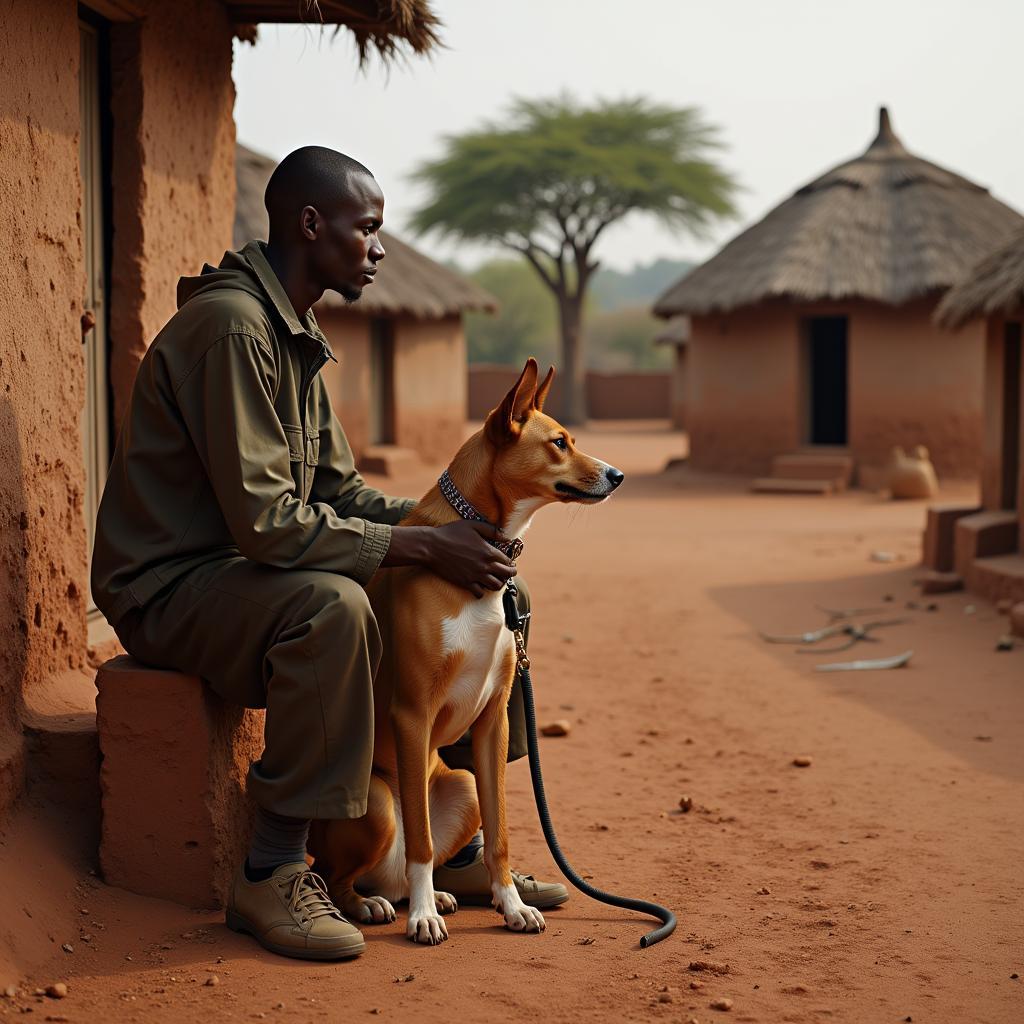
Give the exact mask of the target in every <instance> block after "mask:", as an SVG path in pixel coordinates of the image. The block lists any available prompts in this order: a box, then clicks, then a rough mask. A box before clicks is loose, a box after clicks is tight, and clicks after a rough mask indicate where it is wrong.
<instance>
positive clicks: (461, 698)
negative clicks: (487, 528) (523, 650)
mask: <svg viewBox="0 0 1024 1024" xmlns="http://www.w3.org/2000/svg"><path fill="white" fill-rule="evenodd" d="M511 643H512V634H511V633H510V632H509V631H508V630H507V629H506V628H505V616H504V611H503V609H502V606H501V591H498V592H496V593H493V594H487V595H486V596H484V597H481V598H480V599H479V600H476V601H467V602H466V603H465V604H464V605H463V606H462V609H461V610H460V611H459V613H458V614H457V615H453V616H451V617H450V618H446V619H443V620H442V621H441V644H442V648H443V650H444V653H445V654H451V653H454V652H456V651H461V652H462V654H463V657H462V661H461V663H460V665H459V668H458V670H457V673H456V676H455V678H454V679H453V680H452V682H451V685H450V687H449V690H448V699H447V700H446V701H445V706H446V708H447V709H448V710H449V722H450V723H451V732H453V733H454V735H452V736H445V737H444V738H443V739H441V740H440V745H444V744H445V743H453V742H454V741H455V740H457V739H458V738H459V737H460V736H461V735H462V734H463V733H464V732H465V731H466V729H467V728H468V727H469V726H470V725H472V724H473V722H474V721H476V719H477V718H478V717H479V715H480V712H481V711H483V709H484V707H485V706H486V704H487V702H488V701H489V700H490V699H491V698H492V697H493V696H494V694H495V693H496V692H497V691H498V690H499V689H500V688H501V687H502V686H503V685H504V684H505V681H506V680H505V678H504V674H503V673H502V671H501V667H502V665H503V664H504V663H505V657H504V655H505V652H506V650H507V649H508V647H509V645H510V644H511Z"/></svg>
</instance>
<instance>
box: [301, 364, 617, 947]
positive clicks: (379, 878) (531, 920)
mask: <svg viewBox="0 0 1024 1024" xmlns="http://www.w3.org/2000/svg"><path fill="white" fill-rule="evenodd" d="M553 378H554V368H553V367H552V368H551V369H550V370H548V373H547V376H546V377H545V378H544V380H543V382H541V383H539V384H538V373H537V363H536V361H535V360H533V359H532V358H531V359H529V360H528V361H527V363H526V366H525V367H524V368H523V372H522V373H521V374H520V376H519V379H518V380H517V381H516V383H515V385H514V386H513V387H512V389H511V390H510V391H509V392H508V394H507V395H506V396H505V398H504V400H503V401H502V403H501V404H500V405H499V406H498V407H497V408H496V409H494V410H493V411H492V412H491V413H490V415H489V416H488V417H487V420H486V422H485V423H484V426H483V428H482V429H481V430H479V431H477V432H476V433H475V434H473V436H472V437H470V438H469V439H468V440H467V441H466V443H465V444H464V445H463V446H462V448H460V449H459V451H458V453H457V454H456V456H455V458H454V459H453V460H452V463H451V465H450V467H449V469H448V471H447V473H446V474H445V476H444V477H442V478H441V481H440V482H439V484H437V485H435V486H434V487H432V488H431V489H430V491H428V492H427V494H426V495H425V496H424V498H423V499H422V500H421V501H420V503H419V504H418V505H417V506H416V508H415V509H414V510H413V512H412V513H411V514H410V515H409V516H408V517H407V518H406V519H405V520H404V521H403V523H402V524H400V526H399V527H398V528H399V529H400V528H401V526H402V525H406V524H408V525H429V526H441V525H443V524H445V523H450V522H453V521H455V520H456V519H458V518H459V516H460V512H459V511H457V510H456V508H457V506H459V505H460V504H462V507H463V513H465V511H466V505H468V506H469V507H470V510H471V511H474V510H475V511H476V512H478V513H479V514H480V515H481V516H483V517H484V518H485V519H487V520H488V521H489V522H492V523H495V524H497V525H499V526H500V528H501V533H502V536H503V537H505V538H510V539H518V538H521V537H522V535H523V534H524V533H525V532H526V530H527V528H528V527H529V525H530V522H531V520H532V519H533V516H534V514H535V513H536V512H537V511H538V509H540V508H542V507H543V506H544V505H548V504H551V503H553V502H561V503H563V504H565V503H578V504H597V503H599V502H602V501H604V500H605V499H606V498H607V497H608V496H609V495H610V494H611V493H612V492H613V491H614V490H615V489H616V488H617V487H618V486H619V484H620V483H621V482H622V479H623V474H622V473H621V472H620V471H619V470H617V469H615V468H614V467H613V466H610V465H608V464H607V463H605V462H601V461H600V460H599V459H595V458H592V457H590V456H589V455H585V454H583V453H582V452H580V451H579V450H578V449H577V448H576V446H575V442H574V439H573V438H572V437H571V436H570V435H569V433H568V432H567V431H566V429H565V428H564V427H562V426H561V425H560V424H559V423H558V422H557V421H556V420H554V419H552V418H551V417H550V416H548V415H546V414H545V413H544V401H545V399H546V398H547V395H548V391H549V390H550V388H551V382H552V380H553ZM446 478H447V479H446ZM460 499H461V501H460ZM465 517H466V518H473V516H472V515H465ZM368 594H369V598H370V603H371V606H372V607H373V610H374V613H375V615H376V616H377V620H378V623H379V624H380V628H381V633H382V635H383V636H384V638H385V645H384V648H385V653H384V655H383V658H382V661H381V665H380V668H379V670H378V672H377V676H376V679H375V681H374V703H375V729H374V755H373V772H372V776H371V781H370V792H369V798H368V807H367V813H366V814H365V815H364V816H363V817H362V818H356V819H351V820H347V821H321V822H316V823H315V825H314V828H313V832H312V834H311V837H310V852H311V853H312V854H313V855H314V857H315V863H316V867H317V870H318V871H320V873H321V874H322V875H323V876H324V877H325V879H326V880H327V885H328V891H329V893H330V895H331V898H332V899H333V900H334V903H335V905H336V906H338V907H339V908H340V909H341V911H342V913H343V914H344V915H345V916H346V917H347V918H349V919H350V920H351V921H353V922H354V923H357V924H372V923H383V922H387V921H394V920H395V917H396V914H395V909H394V903H396V902H398V901H399V900H401V899H403V898H405V897H406V896H407V897H408V899H409V916H408V922H407V927H406V935H407V936H408V937H409V938H410V939H412V940H414V941H415V942H419V943H428V944H431V945H434V944H437V943H439V942H442V941H444V940H445V939H447V938H448V929H447V926H446V924H445V921H444V916H443V915H445V914H448V913H451V912H453V911H454V910H456V909H457V906H456V902H455V899H454V898H453V897H452V896H451V895H450V894H448V893H443V892H435V891H434V885H433V869H434V866H435V865H437V864H443V863H444V862H445V861H447V860H448V859H449V858H450V857H452V856H453V855H454V854H455V853H456V852H457V851H458V850H460V849H462V847H463V846H465V845H466V843H468V842H469V840H470V838H471V837H472V836H473V835H474V833H475V832H476V831H477V829H478V828H479V827H480V823H481V820H482V823H483V830H484V862H485V864H486V866H487V870H488V873H489V875H490V879H491V892H492V903H493V904H494V906H495V908H496V909H497V910H498V911H499V912H500V913H501V914H502V915H503V916H504V919H505V924H506V926H507V927H508V928H510V929H512V930H513V931H518V932H539V931H543V930H544V918H543V916H542V915H541V913H540V912H539V911H538V910H535V909H534V908H532V907H529V906H527V905H526V904H525V903H524V902H523V901H522V899H521V898H520V896H519V893H518V891H517V889H516V887H515V885H514V884H513V881H512V876H511V874H510V872H509V852H508V832H507V829H506V823H505V761H506V757H507V753H508V719H507V715H506V711H505V707H506V705H507V703H508V699H509V693H510V690H511V687H512V683H513V679H514V674H515V666H516V657H515V647H514V641H513V635H512V633H511V632H510V631H509V630H508V629H507V628H506V626H505V619H504V614H503V610H502V594H501V591H496V592H488V593H486V594H485V595H484V596H483V597H481V598H475V597H474V596H473V595H472V594H470V593H469V591H467V590H464V589H462V588H461V587H457V586H455V585H454V584H451V583H448V582H447V581H445V580H443V579H441V578H440V577H438V576H436V575H435V574H433V573H431V572H429V571H428V570H426V569H421V568H418V567H402V568H393V569H387V570H383V571H381V572H378V573H377V574H376V575H375V576H374V578H373V580H372V581H371V583H370V586H369V587H368ZM470 727H472V740H473V766H474V773H475V779H474V773H470V772H467V771H461V770H456V771H453V770H451V769H449V768H448V767H447V766H446V765H445V764H444V763H443V762H442V761H441V759H440V757H439V756H438V753H437V751H438V748H439V747H443V746H445V745H447V744H450V743H454V742H455V741H456V740H457V739H458V738H459V737H460V736H462V735H463V734H464V733H465V732H466V730H467V729H468V728H470ZM363 893H369V894H371V895H362V894H363Z"/></svg>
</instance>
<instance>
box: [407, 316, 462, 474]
mask: <svg viewBox="0 0 1024 1024" xmlns="http://www.w3.org/2000/svg"><path fill="white" fill-rule="evenodd" d="M394 388H395V392H394V395H395V402H394V404H395V443H396V444H398V445H401V446H402V447H404V448H411V449H413V450H414V451H416V452H418V453H419V454H420V455H421V456H422V457H423V458H424V459H426V460H427V461H430V462H447V461H448V460H449V459H450V458H451V457H452V456H453V455H454V454H455V452H456V451H457V450H458V448H459V446H460V445H461V444H462V441H463V438H464V436H465V426H466V338H465V334H464V333H463V329H462V318H461V317H459V316H449V317H445V318H443V319H441V320H416V319H413V318H412V317H399V318H398V319H397V320H396V321H395V383H394Z"/></svg>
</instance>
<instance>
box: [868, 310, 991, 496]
mask: <svg viewBox="0 0 1024 1024" xmlns="http://www.w3.org/2000/svg"><path fill="white" fill-rule="evenodd" d="M933 309H934V302H933V301H931V300H929V301H920V302H913V303H908V304H907V305H906V306H902V307H896V308H894V307H891V306H883V305H881V304H879V303H868V302H863V303H856V304H852V305H850V306H849V307H848V315H849V317H850V324H849V409H850V413H849V417H850V418H849V423H850V432H849V442H850V443H849V447H850V451H851V453H852V454H853V456H854V458H855V459H856V460H857V462H858V463H861V464H867V465H881V464H884V463H885V462H886V461H887V460H888V458H889V455H890V452H891V450H892V447H893V445H897V444H898V445H902V446H903V447H904V448H907V449H909V448H912V447H913V446H914V445H917V444H923V445H925V446H926V447H927V448H928V450H929V452H930V453H931V457H932V460H933V462H934V464H935V469H936V471H937V472H938V474H939V475H940V477H941V476H946V477H954V478H971V477H976V476H977V475H978V472H979V470H980V456H981V435H982V402H983V394H984V392H983V389H984V325H983V324H980V323H974V324H969V325H968V326H966V327H964V328H963V329H961V330H959V331H956V332H951V331H945V330H941V329H940V328H938V327H936V326H935V325H934V324H933V323H932V321H931V315H932V312H933Z"/></svg>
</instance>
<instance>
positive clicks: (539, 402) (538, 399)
mask: <svg viewBox="0 0 1024 1024" xmlns="http://www.w3.org/2000/svg"><path fill="white" fill-rule="evenodd" d="M554 379H555V368H554V367H553V366H549V367H548V372H547V375H546V376H545V377H544V380H543V381H541V384H540V387H538V388H537V391H536V393H535V394H534V396H533V407H534V409H536V410H537V412H542V411H543V409H544V403H545V402H546V401H547V397H548V392H549V391H550V390H551V382H552V381H553V380H554Z"/></svg>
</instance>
